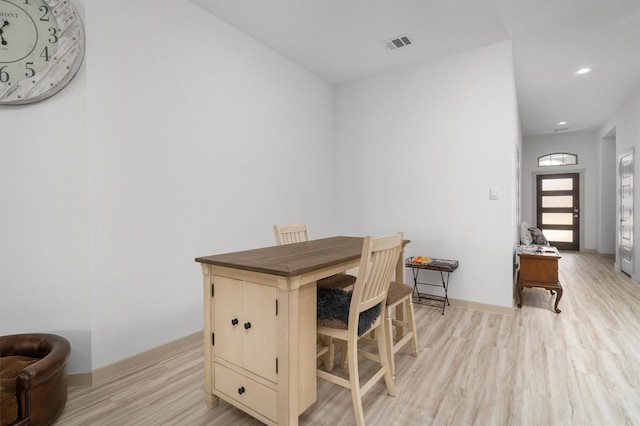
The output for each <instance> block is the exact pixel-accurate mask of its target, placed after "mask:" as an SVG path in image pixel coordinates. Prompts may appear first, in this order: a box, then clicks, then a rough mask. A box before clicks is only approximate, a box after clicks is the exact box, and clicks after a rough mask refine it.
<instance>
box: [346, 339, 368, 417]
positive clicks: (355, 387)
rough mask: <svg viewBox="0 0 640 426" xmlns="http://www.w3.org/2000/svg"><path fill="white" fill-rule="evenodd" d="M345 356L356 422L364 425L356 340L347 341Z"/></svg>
mask: <svg viewBox="0 0 640 426" xmlns="http://www.w3.org/2000/svg"><path fill="white" fill-rule="evenodd" d="M347 358H348V361H347V362H348V364H349V381H350V382H351V400H352V402H353V411H354V414H355V416H356V424H357V425H358V426H361V425H364V410H363V409H362V393H361V391H360V376H359V371H358V348H357V338H356V340H354V341H353V342H352V341H348V342H347Z"/></svg>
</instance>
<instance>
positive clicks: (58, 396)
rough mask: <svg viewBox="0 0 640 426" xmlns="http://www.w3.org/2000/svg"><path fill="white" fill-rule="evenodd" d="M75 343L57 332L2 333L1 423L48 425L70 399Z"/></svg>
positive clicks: (0, 337) (0, 364)
mask: <svg viewBox="0 0 640 426" xmlns="http://www.w3.org/2000/svg"><path fill="white" fill-rule="evenodd" d="M70 353H71V345H70V344H69V342H68V341H67V340H66V339H65V338H64V337H61V336H56V335H53V334H14V335H10V336H0V399H1V405H0V410H1V411H0V423H1V425H2V426H8V425H11V426H22V425H29V426H47V425H50V424H51V423H53V421H54V420H55V419H56V418H57V417H58V416H59V415H60V413H62V410H63V409H64V406H65V404H66V403H67V359H68V358H69V354H70Z"/></svg>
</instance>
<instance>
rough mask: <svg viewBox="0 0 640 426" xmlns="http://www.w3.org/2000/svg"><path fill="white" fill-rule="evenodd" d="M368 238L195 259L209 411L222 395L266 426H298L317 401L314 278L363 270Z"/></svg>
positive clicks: (399, 270)
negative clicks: (200, 280) (361, 264)
mask: <svg viewBox="0 0 640 426" xmlns="http://www.w3.org/2000/svg"><path fill="white" fill-rule="evenodd" d="M363 241H364V239H363V238H359V237H331V238H324V239H319V240H312V241H307V242H302V243H295V244H288V245H282V246H274V247H266V248H261V249H255V250H247V251H241V252H236V253H228V254H220V255H215V256H207V257H200V258H197V259H196V262H199V263H201V264H202V273H203V279H204V281H203V284H204V285H203V289H204V293H203V297H204V374H205V386H204V392H205V401H206V403H207V405H208V406H209V407H215V406H216V405H217V404H218V402H219V399H220V398H222V399H223V400H225V401H227V402H228V403H230V404H232V405H234V406H236V407H237V408H239V409H241V410H243V411H245V412H246V413H248V414H250V415H252V416H253V417H255V418H256V419H258V420H260V421H262V422H264V423H266V424H269V425H297V424H298V416H299V415H300V414H301V413H302V412H303V411H305V410H306V409H307V408H308V407H309V406H310V405H311V404H313V403H314V402H315V401H316V281H317V280H319V279H321V278H325V277H328V276H331V275H334V274H337V273H341V272H344V271H346V270H347V269H351V268H355V267H357V266H358V263H359V262H360V255H361V252H362V244H363ZM407 242H408V241H405V244H406V243H407ZM402 258H403V256H402V254H401V255H400V257H399V259H398V266H397V268H396V274H397V276H400V277H401V276H402V271H403V265H402Z"/></svg>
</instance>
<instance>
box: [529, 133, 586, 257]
mask: <svg viewBox="0 0 640 426" xmlns="http://www.w3.org/2000/svg"><path fill="white" fill-rule="evenodd" d="M555 152H568V153H571V154H577V155H578V164H577V165H576V166H562V167H560V166H559V167H538V157H540V156H543V155H546V154H551V153H555ZM575 172H577V173H580V186H581V187H580V206H581V208H580V210H581V212H580V249H590V250H595V249H596V223H597V218H598V213H597V208H596V205H597V187H598V150H597V135H596V132H595V130H583V131H575V132H566V133H558V134H549V135H536V136H528V137H527V136H525V138H524V141H523V156H522V220H526V221H527V222H528V223H529V224H531V225H533V226H536V225H537V223H536V198H535V197H536V188H535V186H536V178H535V176H536V175H538V174H547V173H575Z"/></svg>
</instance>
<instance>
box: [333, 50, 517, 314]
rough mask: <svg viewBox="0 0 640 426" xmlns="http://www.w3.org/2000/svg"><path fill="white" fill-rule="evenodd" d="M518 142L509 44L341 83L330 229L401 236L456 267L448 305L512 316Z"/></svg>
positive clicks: (412, 251) (416, 250)
mask: <svg viewBox="0 0 640 426" xmlns="http://www.w3.org/2000/svg"><path fill="white" fill-rule="evenodd" d="M518 137H519V130H518V121H517V107H516V97H515V87H514V76H513V67H512V56H511V44H510V43H509V42H506V43H500V44H496V45H493V46H489V47H485V48H481V49H477V50H473V51H469V52H466V53H462V54H459V55H455V56H451V57H448V58H444V59H441V60H437V61H433V62H427V63H423V64H420V65H417V66H413V67H410V68H406V69H402V70H400V71H394V72H389V73H385V74H381V75H378V76H375V77H371V78H368V79H365V80H362V81H356V82H353V83H348V84H344V85H341V86H338V88H337V90H336V141H337V147H336V152H337V156H336V164H337V166H336V167H337V169H336V200H337V204H336V205H337V212H338V219H337V222H338V223H339V224H341V226H342V229H343V230H344V231H345V232H353V233H357V234H372V235H380V234H387V233H392V232H398V231H403V232H404V233H405V234H404V235H405V238H408V239H410V240H411V244H410V245H409V246H407V253H406V254H407V255H408V256H410V255H426V256H431V257H441V258H449V259H457V260H459V262H460V268H459V269H458V270H457V271H456V272H455V273H454V274H453V275H452V277H451V285H450V292H449V295H450V297H452V298H457V299H462V300H466V301H473V302H478V303H486V304H492V305H499V306H509V307H510V306H512V296H513V294H512V288H513V282H512V259H513V253H512V251H513V243H514V241H513V238H514V231H513V230H514V228H515V201H514V200H513V197H514V194H515V174H516V167H515V161H516V146H517V144H518ZM491 187H497V188H499V189H500V191H501V198H500V199H499V200H496V201H492V200H490V199H489V189H490V188H491ZM409 278H410V274H409V273H407V279H409Z"/></svg>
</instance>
